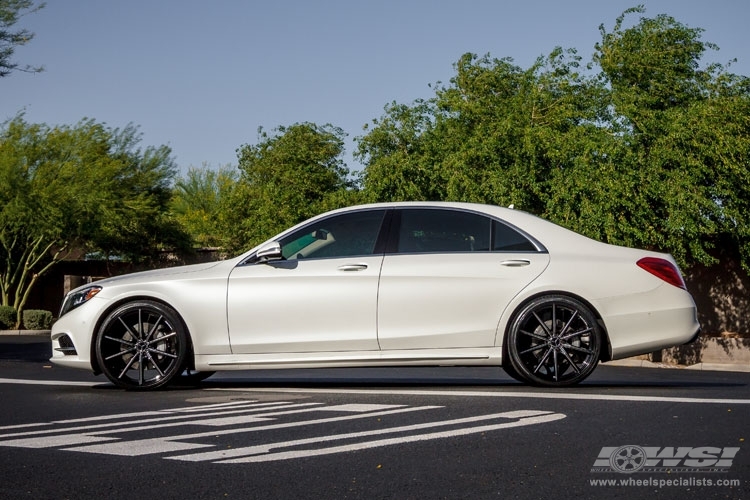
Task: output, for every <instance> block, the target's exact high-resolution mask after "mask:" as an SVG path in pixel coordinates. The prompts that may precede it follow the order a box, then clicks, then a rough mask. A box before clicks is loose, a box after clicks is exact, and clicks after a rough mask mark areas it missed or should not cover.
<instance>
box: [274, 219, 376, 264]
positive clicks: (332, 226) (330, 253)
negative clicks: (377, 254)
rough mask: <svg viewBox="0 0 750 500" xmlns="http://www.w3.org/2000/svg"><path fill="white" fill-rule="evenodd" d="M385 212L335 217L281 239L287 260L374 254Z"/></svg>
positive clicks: (314, 223)
mask: <svg viewBox="0 0 750 500" xmlns="http://www.w3.org/2000/svg"><path fill="white" fill-rule="evenodd" d="M384 214H385V210H366V211H361V212H352V213H346V214H341V215H334V216H332V217H327V218H325V219H323V220H320V221H316V222H313V223H312V224H308V225H307V226H305V227H303V228H301V229H299V230H297V231H294V232H293V233H291V234H289V235H287V236H285V237H284V238H282V239H281V240H280V242H279V243H281V254H282V256H283V257H284V258H285V259H287V260H297V259H312V258H315V259H322V258H329V257H353V256H358V255H372V254H373V252H374V250H375V243H376V242H377V239H378V234H379V232H380V226H381V224H382V222H383V216H384Z"/></svg>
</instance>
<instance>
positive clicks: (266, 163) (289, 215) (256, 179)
mask: <svg viewBox="0 0 750 500" xmlns="http://www.w3.org/2000/svg"><path fill="white" fill-rule="evenodd" d="M344 137H345V134H344V132H343V131H342V130H341V129H339V128H337V127H333V126H332V125H324V126H319V125H316V124H314V123H297V124H294V125H291V126H288V127H279V128H277V129H275V130H274V132H273V133H272V134H268V133H266V132H265V131H264V130H262V129H260V130H259V142H258V144H254V145H250V144H248V145H244V146H242V147H241V148H240V149H239V150H238V160H239V162H238V166H239V169H240V172H241V175H240V179H239V181H238V182H237V185H236V188H235V189H234V190H233V191H232V195H231V197H230V198H229V199H228V200H227V205H226V207H225V209H224V213H225V214H227V217H226V226H225V228H224V231H225V234H227V247H228V249H230V250H243V249H247V248H249V247H251V246H252V245H254V244H257V243H260V242H262V241H263V240H265V239H266V238H269V237H271V236H273V235H274V234H275V233H277V232H279V231H281V230H283V229H285V228H287V227H289V226H290V225H293V224H296V223H298V222H301V221H302V220H304V219H306V218H308V217H311V216H312V215H316V214H318V213H320V212H322V211H325V210H328V209H332V208H337V207H340V206H343V205H347V204H350V203H352V202H353V200H355V199H356V196H357V191H356V189H354V188H355V185H354V182H353V181H352V180H351V179H350V177H349V170H348V169H347V168H346V166H345V164H344V162H343V159H342V155H343V152H344Z"/></svg>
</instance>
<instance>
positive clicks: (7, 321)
mask: <svg viewBox="0 0 750 500" xmlns="http://www.w3.org/2000/svg"><path fill="white" fill-rule="evenodd" d="M14 326H16V310H15V309H14V308H13V307H12V306H0V330H8V329H9V328H13V327H14Z"/></svg>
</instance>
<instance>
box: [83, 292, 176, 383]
mask: <svg viewBox="0 0 750 500" xmlns="http://www.w3.org/2000/svg"><path fill="white" fill-rule="evenodd" d="M188 351H189V346H188V336H187V331H186V329H185V326H184V325H183V323H182V320H181V319H180V317H179V315H178V314H177V313H176V312H175V311H174V309H172V308H171V307H169V306H166V305H164V304H162V303H160V302H155V301H151V300H139V301H134V302H128V303H126V304H123V305H121V306H120V307H118V308H117V309H115V310H113V311H112V312H111V313H109V315H108V316H107V317H106V319H105V320H104V322H103V323H102V325H101V327H100V328H99V330H98V332H97V336H96V359H97V361H98V362H99V367H100V368H101V370H102V372H104V374H105V375H106V376H107V378H108V379H109V380H111V381H112V383H114V384H115V385H117V386H118V387H122V388H125V389H131V390H147V389H158V388H161V387H164V386H166V385H167V384H169V383H170V382H171V381H172V380H173V379H174V378H175V377H176V376H178V375H180V373H182V372H183V371H184V367H185V364H186V358H187V353H188Z"/></svg>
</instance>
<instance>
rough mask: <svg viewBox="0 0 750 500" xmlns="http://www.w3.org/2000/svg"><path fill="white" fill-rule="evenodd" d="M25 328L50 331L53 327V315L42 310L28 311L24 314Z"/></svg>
mask: <svg viewBox="0 0 750 500" xmlns="http://www.w3.org/2000/svg"><path fill="white" fill-rule="evenodd" d="M23 326H24V327H26V329H27V330H49V329H50V327H51V326H52V313H51V312H49V311H43V310H41V309H28V310H26V311H24V312H23Z"/></svg>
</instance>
